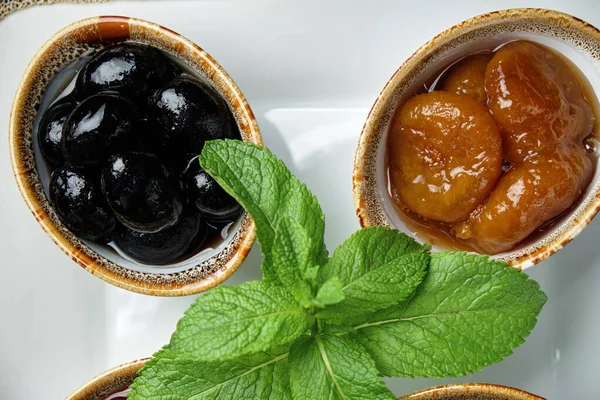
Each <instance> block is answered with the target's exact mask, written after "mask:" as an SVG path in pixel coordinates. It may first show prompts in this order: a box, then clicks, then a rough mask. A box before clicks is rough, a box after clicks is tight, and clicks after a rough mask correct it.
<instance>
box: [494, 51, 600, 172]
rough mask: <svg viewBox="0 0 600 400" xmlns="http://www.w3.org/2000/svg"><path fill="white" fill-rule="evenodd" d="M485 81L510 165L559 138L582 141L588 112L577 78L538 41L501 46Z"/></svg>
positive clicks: (589, 125)
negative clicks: (537, 42) (536, 42)
mask: <svg viewBox="0 0 600 400" xmlns="http://www.w3.org/2000/svg"><path fill="white" fill-rule="evenodd" d="M485 86H486V90H487V93H488V96H489V102H488V107H489V109H490V111H491V112H492V114H493V116H494V119H495V120H496V121H497V122H498V125H499V127H500V128H501V131H502V140H503V144H504V157H505V158H506V159H508V160H509V161H510V162H512V163H513V164H519V163H521V162H523V161H525V160H526V159H527V158H529V157H535V156H536V155H538V154H541V153H543V152H546V151H553V150H554V148H555V147H556V146H557V145H558V144H560V143H562V142H581V140H582V139H583V138H584V137H585V136H587V135H588V134H589V133H590V132H591V129H592V125H593V114H592V110H591V107H590V105H589V103H588V102H587V101H586V99H585V95H584V92H583V88H582V86H581V83H580V82H579V80H578V78H577V76H576V75H575V73H574V72H573V70H572V69H571V68H570V67H569V65H567V64H566V62H565V61H563V60H562V59H561V58H560V57H559V56H557V55H556V54H554V53H552V52H551V51H550V50H547V49H545V48H544V47H542V46H539V45H537V44H534V43H531V42H526V41H517V42H512V43H509V44H507V45H505V46H503V47H501V48H500V49H499V50H498V51H497V52H496V53H495V55H494V57H493V58H492V60H491V61H490V63H489V64H488V66H487V70H486V77H485Z"/></svg>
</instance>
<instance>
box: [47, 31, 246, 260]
mask: <svg viewBox="0 0 600 400" xmlns="http://www.w3.org/2000/svg"><path fill="white" fill-rule="evenodd" d="M82 63H83V65H82V66H81V64H82ZM79 65H80V67H78V71H77V70H76V71H77V75H76V77H75V78H74V82H72V84H71V85H70V87H74V88H73V90H72V92H70V93H69V94H67V95H66V96H64V95H63V96H59V93H55V94H47V95H46V96H48V95H50V96H54V98H56V97H59V98H61V97H62V98H61V99H60V100H57V101H55V102H54V103H53V104H51V105H50V106H49V107H47V108H46V109H45V110H41V111H40V113H41V114H40V116H39V117H38V120H39V124H38V130H37V133H36V135H37V142H38V144H39V148H40V150H41V153H42V155H43V157H44V159H45V161H46V163H47V165H48V167H49V168H50V169H51V170H52V175H51V179H50V188H49V199H50V203H51V205H52V207H53V208H54V210H55V212H56V215H57V216H58V217H59V218H60V220H61V221H62V222H63V223H64V225H65V226H66V227H67V228H68V229H69V230H70V231H71V232H72V233H73V234H75V235H77V236H79V237H80V238H82V239H86V240H92V241H96V242H99V243H102V244H109V245H110V246H113V247H117V248H118V249H119V250H120V251H121V252H123V253H125V254H126V255H127V256H128V258H130V259H133V260H135V261H137V262H140V263H145V264H155V265H157V264H167V263H172V262H176V261H178V260H181V259H184V258H186V257H189V256H191V255H193V254H195V253H196V252H198V251H201V250H202V249H203V248H204V247H207V246H212V245H214V244H215V240H220V239H221V228H222V227H225V226H229V225H230V223H231V222H232V221H234V220H235V219H236V218H238V217H239V215H240V213H241V207H240V205H239V204H238V203H237V202H236V201H235V200H234V199H233V198H232V197H231V196H229V195H228V194H227V193H226V192H225V191H224V190H223V189H222V188H221V187H220V186H219V185H218V184H217V182H216V181H215V180H214V179H213V178H212V177H211V176H210V175H208V174H207V173H206V172H205V171H204V170H202V168H201V167H200V164H199V161H198V156H199V154H200V153H201V151H202V148H203V147H204V143H205V142H206V141H208V140H213V139H238V140H241V135H240V131H239V129H238V127H237V124H236V122H235V119H234V117H233V114H232V113H231V111H230V109H229V107H228V105H227V103H226V102H225V100H224V99H223V98H222V97H221V96H220V95H219V94H218V92H217V91H216V90H215V89H213V88H212V87H211V86H210V85H209V84H207V83H206V82H204V81H203V80H201V79H199V78H196V77H194V76H192V75H190V74H189V73H184V72H182V71H185V70H189V68H186V67H185V66H184V65H181V64H177V63H176V62H175V61H173V60H171V58H169V57H168V56H167V55H165V53H163V52H162V51H160V50H158V49H156V48H153V47H151V46H147V45H145V44H141V43H134V42H125V43H120V44H116V45H113V46H110V47H107V48H104V49H102V50H100V51H98V52H96V53H95V54H91V55H90V54H87V55H85V58H82V59H81V60H79ZM215 227H216V228H215Z"/></svg>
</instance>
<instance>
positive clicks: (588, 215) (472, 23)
mask: <svg viewBox="0 0 600 400" xmlns="http://www.w3.org/2000/svg"><path fill="white" fill-rule="evenodd" d="M510 23H512V24H514V25H518V24H525V23H527V24H528V26H529V25H531V24H536V23H537V24H540V25H542V26H544V27H547V26H548V25H552V26H554V27H556V28H555V29H557V30H559V29H563V30H564V31H565V32H569V33H572V34H579V35H581V36H582V37H585V39H586V40H588V41H590V42H592V43H593V44H594V48H598V46H600V45H599V44H600V30H598V29H597V28H596V27H594V26H592V25H590V24H588V23H587V22H585V21H582V20H581V19H579V18H576V17H574V16H572V15H569V14H565V13H562V12H559V11H554V10H547V9H540V8H513V9H506V10H499V11H494V12H490V13H487V14H482V15H478V16H475V17H472V18H469V19H467V20H465V21H463V22H461V23H459V24H456V25H454V26H452V27H450V28H448V29H446V30H445V31H443V32H442V33H440V34H438V35H437V36H435V37H434V38H433V39H431V40H429V41H428V42H426V43H425V44H423V45H422V46H421V47H420V48H419V49H418V50H417V51H415V52H414V53H413V54H412V55H411V56H410V57H409V58H408V59H406V61H404V63H403V64H402V65H401V66H400V67H399V68H398V69H397V70H396V71H395V73H394V74H393V75H392V77H391V78H390V79H389V80H388V81H387V82H386V84H385V86H384V87H383V89H382V91H381V93H380V94H379V96H378V97H377V99H376V100H375V103H374V104H373V106H372V108H371V110H370V111H369V114H368V116H367V119H366V121H365V124H364V126H363V129H362V132H361V134H360V137H359V141H358V147H357V149H356V153H355V157H354V170H353V174H352V189H353V198H354V206H355V211H356V215H357V217H358V220H359V223H360V225H361V227H367V226H372V225H389V226H393V225H392V224H391V222H390V220H389V218H388V217H387V215H386V214H385V211H383V206H382V200H381V198H380V195H379V192H378V191H377V187H378V186H377V178H376V171H377V169H376V160H377V151H378V147H379V143H380V140H381V135H382V134H381V133H380V132H379V131H380V130H382V129H387V128H382V126H387V123H388V121H389V118H391V115H393V112H392V113H390V112H389V108H388V107H386V105H388V104H387V103H388V102H389V101H391V99H392V97H393V96H394V95H396V94H398V93H402V90H405V88H404V89H403V87H402V83H405V84H406V82H409V83H410V80H411V79H414V76H418V75H419V73H420V72H419V68H420V67H423V66H424V65H426V64H427V62H428V61H429V60H431V59H432V58H434V57H436V56H438V55H439V54H444V52H445V51H447V50H451V49H452V46H451V45H454V46H459V45H460V40H465V41H466V42H467V43H472V42H469V40H471V39H469V35H471V36H474V32H477V31H478V30H480V29H481V30H484V29H490V30H491V29H492V28H493V27H494V26H495V25H498V24H510ZM531 29H532V30H530V31H519V30H518V29H517V30H514V31H511V32H532V33H533V32H535V33H539V32H537V31H535V30H533V29H534V28H531ZM552 33H555V32H554V31H552V32H550V33H549V32H548V31H545V32H544V34H546V35H549V36H552ZM564 34H565V37H568V36H567V35H566V33H564ZM482 37H484V36H482ZM552 37H556V36H552ZM559 37H560V38H561V39H563V40H566V39H565V37H562V36H559ZM479 39H481V38H479ZM457 43H458V44H457ZM581 46H583V45H581ZM576 47H580V46H576ZM594 58H595V59H596V61H597V59H598V58H599V55H598V54H595V53H594ZM388 106H389V105H388ZM386 115H387V117H386ZM382 124H384V125H382ZM599 210H600V185H599V184H598V183H596V184H594V183H592V184H590V187H589V189H588V193H587V194H586V196H585V198H584V200H583V201H582V202H581V205H580V206H579V207H578V208H577V209H576V211H577V214H575V213H573V214H570V215H569V216H568V217H567V220H566V222H561V223H560V224H559V225H558V228H553V229H556V230H555V232H553V233H552V234H551V235H550V236H549V237H547V238H546V239H544V240H541V241H539V242H538V243H534V244H532V245H526V246H524V247H523V248H518V249H517V250H514V251H512V252H511V253H510V254H508V255H506V256H502V257H500V260H502V261H505V262H507V263H508V264H509V265H510V266H512V267H515V268H518V269H521V270H523V269H526V268H529V267H531V266H533V265H535V264H537V263H539V262H541V261H543V260H545V259H546V258H548V257H549V256H551V255H552V254H554V253H556V252H557V251H559V250H560V249H562V248H563V247H564V246H566V245H567V244H568V243H569V242H570V241H571V240H573V239H574V238H575V237H576V236H577V235H578V234H579V233H580V232H581V231H582V230H583V229H584V228H585V227H586V225H587V224H588V223H589V222H590V221H591V220H592V219H593V218H594V216H595V215H596V214H597V213H598V211H599Z"/></svg>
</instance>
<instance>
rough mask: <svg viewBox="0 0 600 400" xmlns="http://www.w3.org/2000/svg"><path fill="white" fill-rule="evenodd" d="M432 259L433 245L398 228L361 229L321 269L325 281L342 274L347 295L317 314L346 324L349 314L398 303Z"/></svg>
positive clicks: (420, 276)
mask: <svg viewBox="0 0 600 400" xmlns="http://www.w3.org/2000/svg"><path fill="white" fill-rule="evenodd" d="M429 258H430V256H429V247H426V246H421V245H419V244H418V243H417V242H416V241H415V240H413V239H411V238H409V237H408V236H406V235H404V234H403V233H400V232H398V231H397V230H392V229H389V228H384V227H372V228H365V229H361V230H359V231H358V232H356V233H355V234H353V235H352V236H350V238H349V239H348V240H346V241H345V242H344V243H343V244H342V245H341V246H339V247H338V248H337V249H335V251H334V252H333V255H332V256H331V259H330V260H329V262H328V263H327V264H326V265H325V266H323V267H322V268H321V269H320V271H319V279H320V281H321V282H325V281H327V280H329V279H331V278H333V277H338V278H339V280H340V281H341V283H342V287H343V292H344V295H345V297H346V298H345V300H344V301H343V302H341V303H339V304H337V305H335V306H331V307H328V308H326V309H325V310H323V311H321V312H320V313H319V314H318V315H317V317H318V318H320V319H325V320H328V322H335V321H338V322H339V323H345V322H346V321H347V319H348V317H351V316H354V315H357V314H362V313H365V312H367V311H375V310H378V309H381V308H385V307H388V306H391V305H393V304H397V303H398V302H400V301H402V300H404V299H406V298H407V297H408V296H410V295H411V294H412V293H413V292H414V290H415V288H416V287H417V286H418V285H419V283H421V281H422V280H423V278H424V277H425V274H426V271H427V265H428V263H429Z"/></svg>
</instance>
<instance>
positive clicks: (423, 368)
mask: <svg viewBox="0 0 600 400" xmlns="http://www.w3.org/2000/svg"><path fill="white" fill-rule="evenodd" d="M200 162H201V164H202V166H203V168H204V169H205V170H206V171H208V172H209V173H210V174H211V175H212V176H213V177H214V178H215V179H216V180H217V182H219V184H221V186H223V187H224V188H225V190H226V191H227V192H228V193H230V194H231V195H232V196H233V197H235V198H236V199H237V200H238V201H239V202H240V203H241V204H242V206H243V207H244V208H245V209H246V211H247V212H248V213H249V214H250V215H251V216H252V218H253V219H254V221H255V223H256V233H257V238H258V242H259V244H260V246H261V250H262V253H263V257H264V260H263V265H262V268H263V275H264V281H256V282H248V283H244V284H241V285H238V286H235V287H223V286H222V287H218V288H215V289H212V290H211V291H209V292H208V293H206V294H204V295H203V296H201V297H199V298H198V299H196V301H195V302H194V304H193V305H192V306H191V307H190V309H189V310H188V311H187V312H186V313H185V315H184V317H183V318H182V319H181V321H180V322H179V323H178V325H177V330H176V331H175V333H174V334H173V336H172V338H171V342H170V343H169V345H167V346H166V347H165V348H163V349H162V350H160V351H159V352H157V353H156V354H155V355H154V358H153V359H152V360H151V361H149V362H148V363H147V364H146V365H145V366H144V368H142V370H141V372H140V375H139V376H138V378H137V379H136V380H135V382H134V384H133V385H132V387H131V392H130V393H129V396H128V398H129V399H133V400H141V399H145V400H148V399H149V400H166V399H169V400H184V399H185V400H191V399H194V400H202V399H216V398H224V399H239V398H252V399H268V400H282V399H285V400H288V399H315V400H318V399H344V400H346V399H364V400H369V399H374V400H378V399H393V398H394V396H393V395H392V393H391V392H390V391H389V390H388V389H387V388H386V387H385V384H384V382H383V381H382V380H381V378H380V377H381V376H433V377H443V376H458V375H464V374H466V373H469V372H474V371H477V370H479V369H481V368H483V367H485V366H487V365H489V364H491V363H493V362H497V361H500V360H501V359H502V358H503V357H505V356H507V355H509V354H510V353H511V352H512V350H513V349H514V348H515V347H517V346H518V345H520V344H521V343H522V342H523V340H524V338H525V337H526V336H527V335H529V333H530V332H531V330H532V329H533V327H534V326H535V323H536V318H537V315H538V314H539V312H540V310H541V308H542V306H543V304H544V303H545V302H546V296H545V295H544V293H543V292H542V291H541V290H540V288H539V285H538V284H537V283H536V282H535V281H533V280H531V279H529V278H528V277H527V275H525V274H524V273H522V272H519V271H517V270H514V269H511V268H510V267H508V266H507V265H506V264H505V263H502V262H499V261H493V260H489V258H488V257H487V256H479V255H473V254H467V253H462V252H439V253H434V254H430V248H429V246H422V245H420V244H418V243H417V242H415V241H414V240H413V239H411V238H409V237H407V236H406V235H404V234H402V233H400V232H398V231H394V230H391V229H389V228H381V227H379V228H377V227H374V228H365V229H362V230H360V231H358V232H357V233H355V234H354V235H352V236H351V237H350V238H349V239H348V240H347V241H346V242H344V243H343V244H342V245H341V246H340V247H338V248H337V249H336V250H335V251H334V253H333V255H332V257H331V258H328V256H327V251H326V249H325V245H324V241H323V232H324V217H323V213H322V212H321V208H320V207H319V204H318V202H317V200H316V198H315V197H314V196H313V195H312V193H310V191H309V190H308V189H307V188H306V186H304V185H303V184H301V183H300V182H299V181H298V180H297V179H296V178H294V177H293V176H292V175H291V173H290V172H289V170H288V169H287V168H286V167H285V165H284V164H283V163H282V162H281V161H280V160H278V159H277V158H276V157H275V156H273V155H272V154H271V153H270V152H269V151H268V150H267V149H264V148H261V147H258V146H255V145H252V144H248V143H241V142H239V141H228V140H225V141H212V142H207V143H206V145H205V148H204V150H203V153H202V156H201V158H200Z"/></svg>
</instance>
